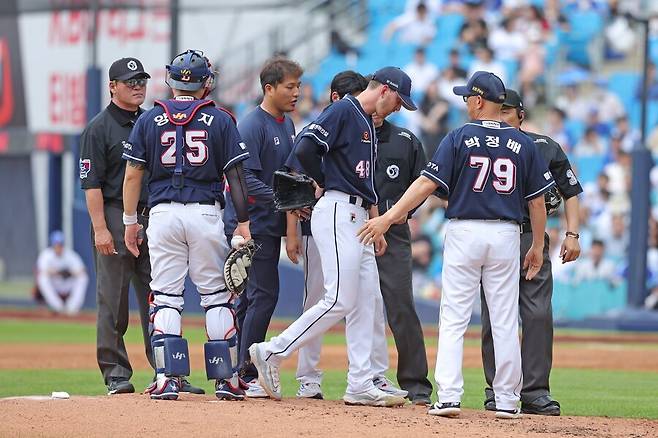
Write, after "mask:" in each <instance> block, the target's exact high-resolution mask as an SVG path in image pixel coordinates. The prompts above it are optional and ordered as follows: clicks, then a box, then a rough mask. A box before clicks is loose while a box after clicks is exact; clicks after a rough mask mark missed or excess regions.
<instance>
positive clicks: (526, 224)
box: [521, 222, 532, 234]
mask: <svg viewBox="0 0 658 438" xmlns="http://www.w3.org/2000/svg"><path fill="white" fill-rule="evenodd" d="M523 233H532V228H531V227H530V222H523V223H522V224H521V234H523Z"/></svg>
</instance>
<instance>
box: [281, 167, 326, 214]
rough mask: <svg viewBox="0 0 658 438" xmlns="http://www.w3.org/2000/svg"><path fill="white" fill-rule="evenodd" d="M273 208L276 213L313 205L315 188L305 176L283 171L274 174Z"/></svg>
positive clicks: (311, 181)
mask: <svg viewBox="0 0 658 438" xmlns="http://www.w3.org/2000/svg"><path fill="white" fill-rule="evenodd" d="M272 189H273V190H274V208H275V210H276V211H278V212H280V211H288V210H297V209H298V208H304V207H312V206H314V205H315V202H316V199H315V186H314V184H313V180H312V179H311V178H309V177H308V176H306V175H302V174H292V173H289V172H285V171H283V170H277V171H276V172H274V182H273V184H272Z"/></svg>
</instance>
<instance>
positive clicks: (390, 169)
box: [386, 164, 400, 179]
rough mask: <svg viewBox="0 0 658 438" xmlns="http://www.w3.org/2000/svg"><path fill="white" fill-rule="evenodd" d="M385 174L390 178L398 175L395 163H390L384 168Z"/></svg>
mask: <svg viewBox="0 0 658 438" xmlns="http://www.w3.org/2000/svg"><path fill="white" fill-rule="evenodd" d="M386 175H388V177H389V178H391V179H395V178H397V177H398V176H399V175H400V168H399V167H398V166H396V165H395V164H391V165H390V166H388V167H387V168H386Z"/></svg>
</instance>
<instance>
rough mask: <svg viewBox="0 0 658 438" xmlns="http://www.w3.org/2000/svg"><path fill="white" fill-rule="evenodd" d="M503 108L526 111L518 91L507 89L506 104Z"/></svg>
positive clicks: (504, 103)
mask: <svg viewBox="0 0 658 438" xmlns="http://www.w3.org/2000/svg"><path fill="white" fill-rule="evenodd" d="M503 106H506V107H508V108H518V109H524V108H523V100H521V96H519V93H518V92H517V91H516V90H512V89H510V88H506V89H505V102H503Z"/></svg>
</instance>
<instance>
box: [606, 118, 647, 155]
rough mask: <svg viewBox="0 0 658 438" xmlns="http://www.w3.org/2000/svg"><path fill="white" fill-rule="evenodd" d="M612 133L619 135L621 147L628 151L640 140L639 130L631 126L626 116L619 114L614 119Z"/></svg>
mask: <svg viewBox="0 0 658 438" xmlns="http://www.w3.org/2000/svg"><path fill="white" fill-rule="evenodd" d="M612 134H613V135H615V136H619V137H620V141H621V149H622V150H623V151H625V152H630V151H632V150H633V148H634V147H635V146H636V145H637V143H638V142H639V141H640V140H641V137H640V131H639V130H638V129H634V128H632V127H631V124H630V122H629V120H628V117H626V116H621V117H618V118H617V119H615V126H614V128H613V130H612Z"/></svg>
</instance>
